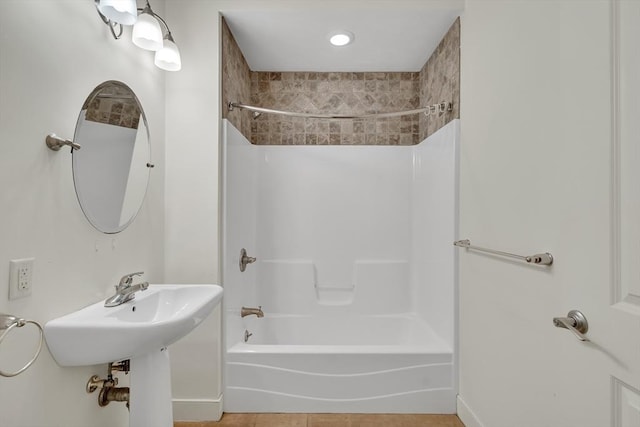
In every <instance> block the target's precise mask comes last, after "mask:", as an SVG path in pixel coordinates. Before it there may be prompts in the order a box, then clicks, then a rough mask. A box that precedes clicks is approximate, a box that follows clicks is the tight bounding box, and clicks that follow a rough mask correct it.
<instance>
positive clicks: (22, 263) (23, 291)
mask: <svg viewBox="0 0 640 427" xmlns="http://www.w3.org/2000/svg"><path fill="white" fill-rule="evenodd" d="M34 261H35V258H23V259H13V260H11V262H10V263H9V299H10V300H12V299H17V298H24V297H28V296H29V295H31V288H32V286H33V262H34Z"/></svg>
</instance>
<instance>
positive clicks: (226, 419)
mask: <svg viewBox="0 0 640 427" xmlns="http://www.w3.org/2000/svg"><path fill="white" fill-rule="evenodd" d="M174 427H464V424H462V422H461V421H460V419H459V418H458V417H457V416H455V415H412V414H224V415H223V417H222V419H221V420H220V421H219V422H215V421H206V422H176V423H175V424H174Z"/></svg>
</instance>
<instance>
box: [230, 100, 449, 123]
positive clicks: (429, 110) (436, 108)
mask: <svg viewBox="0 0 640 427" xmlns="http://www.w3.org/2000/svg"><path fill="white" fill-rule="evenodd" d="M227 107H229V111H233V110H234V109H235V108H240V109H244V110H249V111H253V118H254V119H257V118H258V116H260V114H262V113H267V114H278V115H280V116H290V117H305V118H309V119H381V118H387V117H399V116H408V115H410V114H418V113H425V115H427V116H429V115H431V114H436V113H438V112H440V113H444V112H447V111H453V103H452V102H449V103H447V102H441V103H440V104H433V105H428V106H426V107H422V108H416V109H415V110H406V111H395V112H392V113H371V114H347V115H342V114H313V113H295V112H292V111H282V110H272V109H271V108H263V107H254V106H253V105H245V104H241V103H239V102H229V103H228V104H227Z"/></svg>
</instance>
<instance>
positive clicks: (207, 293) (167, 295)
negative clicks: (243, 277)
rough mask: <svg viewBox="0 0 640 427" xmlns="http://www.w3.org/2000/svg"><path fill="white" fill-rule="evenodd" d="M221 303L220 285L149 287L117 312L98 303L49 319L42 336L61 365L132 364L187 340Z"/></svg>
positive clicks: (116, 308) (120, 306)
mask: <svg viewBox="0 0 640 427" xmlns="http://www.w3.org/2000/svg"><path fill="white" fill-rule="evenodd" d="M221 299H222V288H221V287H220V286H218V285H150V286H149V288H148V289H147V290H145V291H140V292H137V293H136V297H135V298H134V299H133V300H131V301H129V302H126V303H124V304H122V305H119V306H117V307H111V308H106V307H104V301H100V302H97V303H95V304H93V305H90V306H88V307H85V308H83V309H81V310H78V311H76V312H74V313H71V314H68V315H66V316H62V317H59V318H57V319H54V320H51V321H49V322H47V324H46V325H45V327H44V335H45V338H46V341H47V345H48V346H49V350H50V351H51V354H52V355H53V357H54V359H55V360H56V362H58V364H59V365H61V366H82V365H97V364H101V363H109V362H116V361H119V360H124V359H133V358H136V357H139V356H143V355H146V354H149V353H151V352H153V351H159V350H160V349H162V348H164V347H167V346H169V345H170V344H173V343H174V342H176V341H178V340H179V339H180V338H182V337H183V336H185V335H187V334H188V333H189V332H190V331H191V330H192V329H193V328H195V327H196V326H197V325H198V324H199V323H200V322H202V320H203V319H204V318H205V317H207V316H208V315H209V313H211V311H212V310H213V309H214V307H215V306H216V305H218V304H219V303H220V300H221Z"/></svg>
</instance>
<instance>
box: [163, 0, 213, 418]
mask: <svg viewBox="0 0 640 427" xmlns="http://www.w3.org/2000/svg"><path fill="white" fill-rule="evenodd" d="M163 17H164V18H165V20H166V21H167V22H168V23H169V25H170V26H171V32H172V34H173V36H174V38H175V41H176V44H177V45H178V46H179V48H180V54H181V57H182V70H181V71H180V72H177V73H171V74H170V75H167V77H166V95H167V96H166V115H167V122H166V137H167V150H166V157H167V160H168V162H167V165H166V193H165V200H166V212H165V218H166V221H165V231H166V235H165V248H166V256H165V265H164V273H165V279H166V281H167V283H219V274H218V261H219V260H218V254H219V251H218V246H219V241H218V218H219V216H218V141H219V135H218V133H219V126H218V122H219V107H218V106H219V93H220V91H219V85H220V83H219V52H220V49H219V46H218V44H219V40H220V37H219V32H220V27H219V17H218V8H217V4H216V2H215V1H201V0H181V1H168V2H167V5H166V14H165V16H163ZM220 329H221V327H220V310H219V309H216V310H214V312H213V313H212V314H211V316H209V317H208V318H207V319H205V321H203V322H202V324H200V326H198V328H196V329H195V330H194V331H193V332H191V334H189V335H188V336H187V337H185V338H184V339H183V340H181V341H180V342H178V343H176V344H174V345H173V346H172V348H171V369H172V381H173V398H174V418H175V419H178V420H212V419H213V420H215V419H218V418H219V417H220V415H221V410H222V404H221V402H220V399H221V393H222V378H221V364H220V340H221V332H220Z"/></svg>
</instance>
